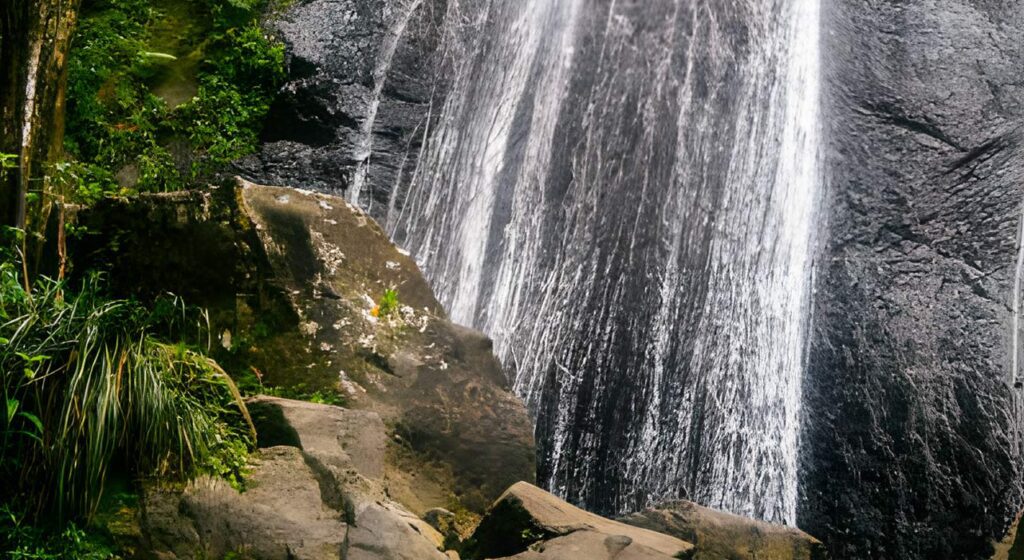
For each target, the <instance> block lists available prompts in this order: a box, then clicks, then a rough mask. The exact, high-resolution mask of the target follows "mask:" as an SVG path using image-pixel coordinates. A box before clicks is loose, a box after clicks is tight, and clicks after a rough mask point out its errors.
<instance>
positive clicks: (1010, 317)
mask: <svg viewBox="0 0 1024 560" xmlns="http://www.w3.org/2000/svg"><path fill="white" fill-rule="evenodd" d="M823 6H825V10H824V15H823V18H824V19H823V21H822V26H823V33H822V37H823V38H824V41H825V44H824V46H823V49H824V65H825V68H826V69H827V73H828V75H827V76H826V84H825V87H824V89H823V91H825V92H826V93H825V99H824V103H825V107H824V114H825V115H826V120H825V122H824V123H823V124H824V126H825V127H826V131H825V133H826V136H827V137H828V140H827V145H826V146H825V157H826V163H827V167H828V169H829V174H830V183H831V184H830V193H831V194H830V197H829V200H827V201H826V212H827V214H826V216H825V218H826V219H827V220H828V223H827V228H828V229H827V233H825V234H823V236H824V237H823V239H821V244H822V247H823V249H822V254H821V255H820V257H819V259H818V262H817V278H818V282H817V296H816V302H815V306H816V311H815V315H814V332H813V334H812V338H811V348H810V350H809V369H808V372H807V378H806V380H805V384H804V399H805V402H804V410H805V422H804V434H803V438H802V441H803V447H802V449H803V457H802V463H803V468H802V471H801V503H800V511H799V519H798V524H799V526H800V527H801V528H803V529H805V530H807V531H809V532H811V533H812V534H814V535H816V536H818V537H819V538H821V539H822V540H823V541H825V542H826V543H827V544H828V545H829V546H830V548H831V551H832V554H833V557H835V558H867V557H870V558H900V559H917V558H980V557H985V556H986V554H988V542H989V541H990V540H992V539H993V538H995V539H998V537H999V535H1000V534H1001V533H1002V531H1003V530H1004V529H1005V528H1006V526H1007V525H1008V523H1009V521H1010V517H1011V516H1012V514H1013V513H1014V512H1016V511H1017V509H1018V508H1019V506H1020V505H1021V502H1022V493H1021V480H1022V479H1021V465H1022V463H1021V461H1020V457H1021V448H1020V431H1019V427H1020V424H1019V418H1020V415H1019V410H1020V409H1019V406H1020V404H1019V403H1020V399H1021V391H1022V389H1020V388H1019V387H1016V388H1015V387H1014V384H1015V383H1016V380H1019V379H1021V378H1022V377H1024V376H1022V375H1021V373H1020V372H1018V371H1014V370H1015V369H1016V368H1015V366H1016V364H1017V363H1018V361H1019V360H1015V359H1014V356H1015V355H1016V356H1020V353H1019V348H1017V347H1016V346H1017V345H1018V343H1017V338H1018V337H1017V336H1015V334H1014V329H1015V325H1016V324H1017V323H1016V321H1015V316H1017V315H1018V314H1019V311H1020V309H1019V303H1018V302H1019V299H1018V294H1017V291H1019V289H1020V287H1021V286H1020V284H1019V283H1018V277H1019V274H1020V268H1021V267H1020V261H1019V257H1020V254H1019V250H1020V243H1019V239H1020V228H1021V207H1022V203H1024V147H1022V145H1021V141H1022V134H1021V128H1020V127H1021V124H1022V123H1024V66H1022V65H1021V63H1020V61H1021V60H1022V59H1024V12H1022V11H1021V10H1020V6H1019V4H1018V3H1016V2H1000V1H984V2H966V1H960V0H931V1H919V2H903V1H896V0H885V1H873V2H862V1H859V0H842V1H837V2H826V3H823Z"/></svg>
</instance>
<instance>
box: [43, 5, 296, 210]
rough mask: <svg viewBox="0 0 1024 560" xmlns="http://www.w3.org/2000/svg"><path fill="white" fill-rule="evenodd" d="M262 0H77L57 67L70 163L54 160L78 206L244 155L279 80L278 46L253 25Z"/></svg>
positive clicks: (187, 178) (174, 182)
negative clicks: (73, 26) (63, 75)
mask: <svg viewBox="0 0 1024 560" xmlns="http://www.w3.org/2000/svg"><path fill="white" fill-rule="evenodd" d="M264 4H265V2H264V1H263V0H96V1H94V2H86V4H85V6H84V7H83V11H82V14H81V17H80V20H79V26H78V30H77V32H76V36H75V38H74V42H73V43H72V47H71V52H70V56H69V64H68V68H69V70H68V93H67V99H68V103H67V135H66V139H65V145H66V148H67V152H68V153H69V154H70V155H71V156H72V159H71V160H69V161H68V162H65V163H63V164H60V165H58V166H57V170H56V172H55V175H56V179H57V181H58V185H60V186H62V187H63V189H64V191H65V192H68V193H70V195H71V198H72V199H73V200H76V201H78V202H86V203H90V202H94V201H96V200H98V199H99V198H101V197H103V196H105V195H109V194H133V193H135V192H159V191H173V190H179V189H183V188H187V187H189V186H190V185H193V184H195V183H196V182H197V181H200V180H202V179H204V178H208V177H209V176H210V175H211V174H212V173H214V172H216V171H217V170H219V169H221V168H222V167H224V166H225V164H227V163H228V162H230V161H232V160H234V159H237V158H239V157H241V156H244V155H247V154H249V153H252V152H253V151H255V150H256V147H257V143H258V135H259V132H260V127H261V126H262V123H263V120H264V118H265V117H266V114H267V112H268V110H269V108H270V103H271V101H272V99H273V95H274V93H275V91H276V89H277V87H278V85H279V84H280V82H281V80H282V79H283V77H284V47H283V45H281V44H280V43H279V42H277V41H275V40H273V39H271V38H269V37H268V36H267V35H266V33H265V32H264V31H263V29H262V28H261V27H260V23H259V18H260V15H261V13H262V11H263V9H264V7H265V6H264ZM168 91H169V92H171V93H167V92H168ZM171 97H173V98H175V99H169V98H171ZM179 97H180V98H181V99H176V98H179ZM169 101H171V103H169Z"/></svg>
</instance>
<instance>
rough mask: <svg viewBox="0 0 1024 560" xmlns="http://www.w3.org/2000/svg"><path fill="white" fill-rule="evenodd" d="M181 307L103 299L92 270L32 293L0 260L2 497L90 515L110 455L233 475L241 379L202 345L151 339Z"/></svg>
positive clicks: (146, 468)
mask: <svg viewBox="0 0 1024 560" xmlns="http://www.w3.org/2000/svg"><path fill="white" fill-rule="evenodd" d="M176 307H177V308H180V309H181V311H180V313H178V312H176V313H170V312H168V311H167V309H168V308H171V309H173V308H176ZM161 310H162V311H161ZM187 315H188V313H187V312H186V311H185V310H184V308H183V307H182V306H181V305H180V302H175V303H168V304H165V306H164V307H161V306H157V311H156V312H150V311H148V310H146V309H145V308H143V307H141V306H140V305H138V304H137V303H134V302H130V301H124V300H108V299H105V298H104V297H103V296H102V292H101V290H100V284H99V279H98V277H95V276H93V277H91V278H89V279H88V280H87V281H85V283H84V285H83V286H82V287H81V289H80V290H79V291H78V292H77V293H71V292H70V291H69V289H68V287H67V286H65V285H64V284H63V283H61V282H57V281H54V280H50V279H47V278H41V279H39V281H38V282H37V283H36V285H35V286H34V287H33V288H32V290H31V291H28V290H26V289H25V288H24V286H23V283H22V281H21V278H20V277H19V272H18V271H17V269H16V267H15V266H14V265H13V263H12V262H11V261H10V260H8V261H6V262H3V263H2V264H0V341H2V342H3V344H0V385H2V387H0V388H2V392H3V395H2V396H3V402H4V403H5V404H4V407H5V414H4V415H3V416H2V417H0V422H2V423H0V478H2V479H3V480H5V481H11V482H12V484H5V485H4V486H3V487H2V488H0V501H4V502H7V503H11V500H17V501H18V502H19V503H25V504H29V505H30V506H31V509H32V511H34V512H43V511H55V512H56V513H57V514H58V518H65V517H74V516H79V515H84V516H89V515H91V514H92V513H94V512H95V509H96V507H97V504H98V503H99V500H100V497H101V496H102V493H103V488H104V483H105V481H106V478H107V475H108V472H109V471H110V469H111V466H112V465H113V464H115V463H118V464H125V465H127V466H128V467H129V468H130V469H131V470H132V471H134V472H137V473H140V474H151V473H156V474H161V475H164V476H171V477H188V476H191V475H194V474H196V473H198V472H213V473H216V474H219V475H223V476H226V477H227V478H229V479H230V480H232V481H233V482H235V483H237V482H239V481H240V480H241V476H242V469H243V467H244V455H245V451H246V450H247V446H248V442H249V439H247V438H250V437H251V436H250V433H251V430H247V429H246V421H247V420H248V412H247V411H246V410H245V406H244V404H243V403H242V401H241V396H240V394H239V392H238V390H237V388H236V387H235V386H234V384H233V383H232V381H231V380H230V378H228V376H227V375H226V374H225V373H224V372H223V370H221V369H220V367H219V366H217V364H216V363H214V362H212V361H211V360H209V359H208V358H206V357H204V356H203V355H202V354H200V353H198V352H197V351H195V350H193V349H191V348H189V347H188V346H186V345H184V344H181V343H178V344H168V343H166V342H163V341H161V340H159V339H158V338H157V337H156V333H158V332H160V333H171V334H176V335H178V336H179V338H180V337H181V336H182V335H183V334H184V332H185V327H186V325H185V324H183V323H187V321H183V320H182V318H184V317H186V316H187ZM196 328H197V329H198V328H199V327H196ZM249 425H250V426H251V423H250V424H249Z"/></svg>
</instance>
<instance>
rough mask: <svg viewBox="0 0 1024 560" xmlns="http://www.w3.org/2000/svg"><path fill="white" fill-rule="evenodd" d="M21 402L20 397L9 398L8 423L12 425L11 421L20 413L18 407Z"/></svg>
mask: <svg viewBox="0 0 1024 560" xmlns="http://www.w3.org/2000/svg"><path fill="white" fill-rule="evenodd" d="M20 405H21V402H19V401H18V399H7V425H8V426H10V425H11V422H14V416H15V415H16V414H17V413H18V407H19V406H20Z"/></svg>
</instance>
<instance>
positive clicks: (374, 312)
mask: <svg viewBox="0 0 1024 560" xmlns="http://www.w3.org/2000/svg"><path fill="white" fill-rule="evenodd" d="M370 315H373V316H374V317H380V306H379V305H374V306H373V309H371V310H370Z"/></svg>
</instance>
